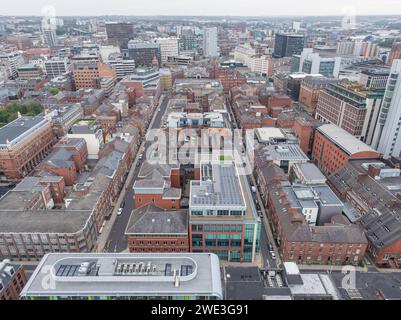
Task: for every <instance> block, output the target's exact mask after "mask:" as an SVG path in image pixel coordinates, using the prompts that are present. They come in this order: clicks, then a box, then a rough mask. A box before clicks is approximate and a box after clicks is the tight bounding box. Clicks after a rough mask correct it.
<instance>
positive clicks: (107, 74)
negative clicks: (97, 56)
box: [73, 62, 117, 90]
mask: <svg viewBox="0 0 401 320" xmlns="http://www.w3.org/2000/svg"><path fill="white" fill-rule="evenodd" d="M73 75H74V80H75V87H76V89H77V90H79V89H91V88H93V89H100V79H102V78H112V79H116V78H117V76H116V72H115V70H114V69H112V68H110V67H109V66H108V65H106V64H104V63H98V62H79V63H75V65H74V68H73Z"/></svg>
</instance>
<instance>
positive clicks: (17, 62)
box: [0, 51, 24, 78]
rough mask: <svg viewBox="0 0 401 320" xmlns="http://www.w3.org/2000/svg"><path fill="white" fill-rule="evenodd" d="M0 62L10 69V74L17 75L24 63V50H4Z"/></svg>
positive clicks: (13, 76) (14, 76) (0, 55)
mask: <svg viewBox="0 0 401 320" xmlns="http://www.w3.org/2000/svg"><path fill="white" fill-rule="evenodd" d="M0 63H1V64H4V65H5V66H6V67H7V69H8V74H9V75H10V76H11V77H12V78H16V77H17V69H18V67H20V66H21V65H23V64H24V58H23V56H22V52H20V51H12V52H2V53H0Z"/></svg>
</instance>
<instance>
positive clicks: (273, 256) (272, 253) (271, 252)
mask: <svg viewBox="0 0 401 320" xmlns="http://www.w3.org/2000/svg"><path fill="white" fill-rule="evenodd" d="M270 256H271V257H272V259H273V260H276V254H275V253H274V251H270Z"/></svg>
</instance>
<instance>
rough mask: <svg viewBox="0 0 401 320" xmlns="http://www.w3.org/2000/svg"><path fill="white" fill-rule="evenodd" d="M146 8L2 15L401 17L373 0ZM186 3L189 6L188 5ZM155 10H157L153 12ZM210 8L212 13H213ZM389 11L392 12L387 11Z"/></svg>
mask: <svg viewBox="0 0 401 320" xmlns="http://www.w3.org/2000/svg"><path fill="white" fill-rule="evenodd" d="M154 2H155V3H154V5H152V6H149V5H148V4H144V3H143V2H140V1H137V0H134V1H130V2H129V5H127V1H126V0H116V1H114V2H113V4H114V5H113V7H111V8H110V7H108V6H107V4H106V3H105V2H103V3H102V2H99V1H94V0H87V1H84V3H83V2H79V1H77V0H71V1H68V2H67V1H64V0H52V1H48V0H39V1H35V2H34V3H32V2H31V1H27V0H16V1H13V2H11V3H10V2H9V3H7V4H4V5H3V7H2V15H3V16H40V15H43V14H44V11H46V8H48V7H49V6H51V7H54V10H55V14H56V15H57V16H103V15H107V16H112V15H124V16H255V17H263V16H266V17H267V16H341V15H360V16H363V15H397V14H401V2H400V1H397V0H383V1H381V5H380V7H378V6H377V2H376V1H374V0H365V1H361V0H339V1H335V2H331V3H324V5H323V2H319V1H316V0H306V1H302V3H301V2H300V1H296V0H287V1H286V2H285V3H286V4H287V5H286V6H280V7H277V6H274V2H273V1H271V0H268V1H263V0H250V1H247V2H246V4H243V3H240V2H238V1H237V2H236V3H234V5H233V3H232V1H231V2H230V1H228V0H221V1H219V2H218V4H216V3H215V2H214V1H212V0H205V1H202V2H197V1H192V0H169V1H161V0H155V1H154ZM188 3H190V4H191V5H190V6H188ZM155 8H157V10H155ZM212 8H213V10H212ZM390 8H391V9H390Z"/></svg>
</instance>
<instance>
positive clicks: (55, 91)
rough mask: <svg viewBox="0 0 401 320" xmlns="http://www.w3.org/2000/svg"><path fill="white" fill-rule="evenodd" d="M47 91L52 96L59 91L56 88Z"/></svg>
mask: <svg viewBox="0 0 401 320" xmlns="http://www.w3.org/2000/svg"><path fill="white" fill-rule="evenodd" d="M48 91H49V93H50V94H51V95H52V96H55V95H56V94H58V93H59V89H57V88H49V90H48Z"/></svg>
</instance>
